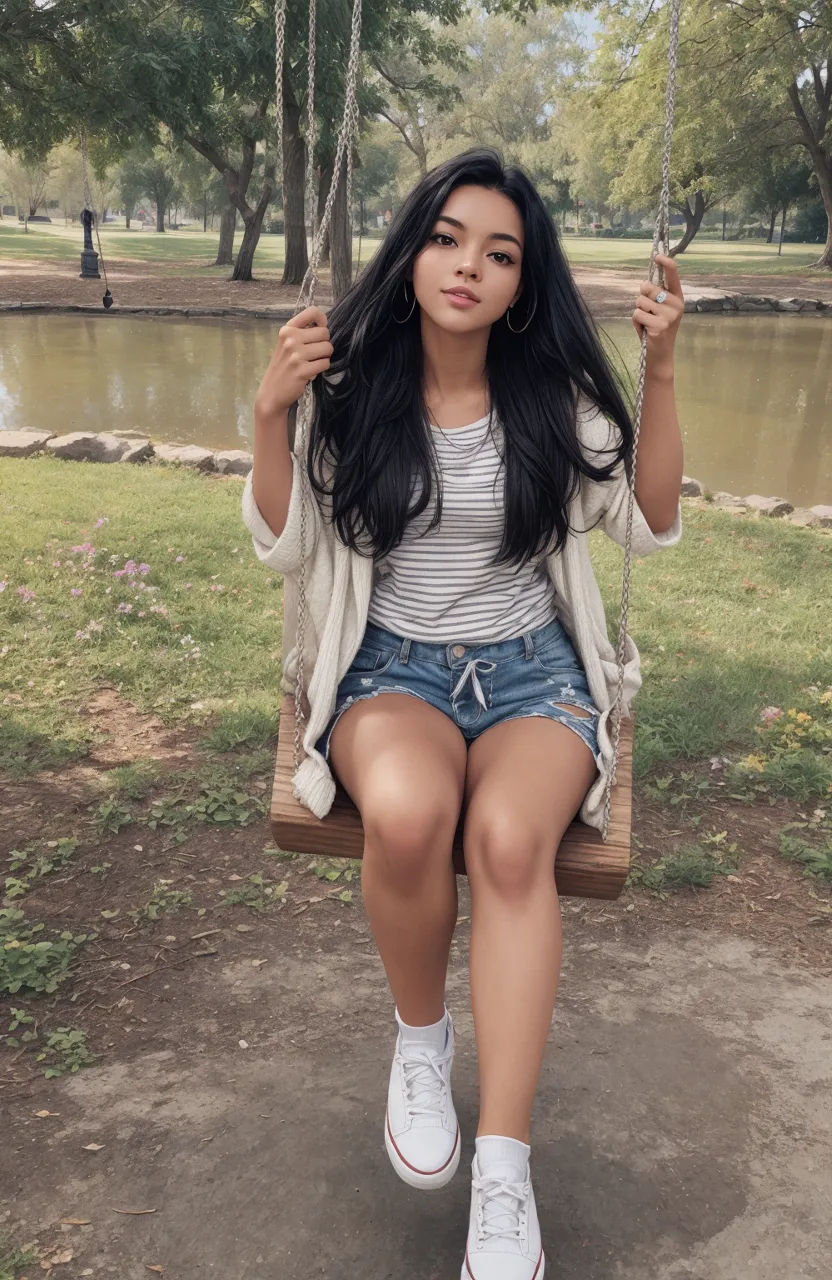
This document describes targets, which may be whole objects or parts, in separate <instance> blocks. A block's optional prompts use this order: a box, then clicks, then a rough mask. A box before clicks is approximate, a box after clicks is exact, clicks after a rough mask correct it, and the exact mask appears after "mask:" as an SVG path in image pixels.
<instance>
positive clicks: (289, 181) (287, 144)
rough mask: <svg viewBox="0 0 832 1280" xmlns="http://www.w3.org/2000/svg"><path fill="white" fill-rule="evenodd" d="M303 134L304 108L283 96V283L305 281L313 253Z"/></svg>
mask: <svg viewBox="0 0 832 1280" xmlns="http://www.w3.org/2000/svg"><path fill="white" fill-rule="evenodd" d="M303 157H304V146H303V137H302V135H301V131H300V107H299V106H298V104H297V103H296V102H295V101H294V99H290V98H288V97H287V95H286V92H285V89H284V96H283V233H284V244H285V262H284V266H283V284H298V285H299V284H303V277H304V276H305V275H306V268H307V267H308V266H309V254H308V252H307V248H306V227H305V225H304V219H303V180H304V174H303Z"/></svg>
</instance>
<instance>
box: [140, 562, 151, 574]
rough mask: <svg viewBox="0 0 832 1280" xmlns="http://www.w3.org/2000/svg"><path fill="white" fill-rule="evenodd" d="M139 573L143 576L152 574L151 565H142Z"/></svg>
mask: <svg viewBox="0 0 832 1280" xmlns="http://www.w3.org/2000/svg"><path fill="white" fill-rule="evenodd" d="M139 573H141V574H145V573H150V565H149V564H140V565H139Z"/></svg>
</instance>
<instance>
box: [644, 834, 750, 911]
mask: <svg viewBox="0 0 832 1280" xmlns="http://www.w3.org/2000/svg"><path fill="white" fill-rule="evenodd" d="M723 834H724V833H723ZM736 847H737V846H736V844H735V843H732V844H730V845H728V846H727V849H726V852H727V853H733V852H735V850H736ZM735 874H736V867H732V866H729V865H728V864H727V863H725V862H722V861H721V859H720V858H719V857H717V855H716V854H713V853H710V852H709V851H708V850H707V849H702V848H700V846H699V845H682V846H680V847H679V848H678V849H674V850H673V852H672V853H669V854H667V856H666V857H664V858H660V859H659V860H658V862H651V863H647V864H646V865H645V864H643V863H642V862H640V861H639V860H638V859H635V860H634V862H633V865H632V867H631V869H630V874H629V876H628V877H627V885H628V887H632V886H635V885H641V886H642V888H644V889H650V890H651V891H652V892H653V893H656V894H659V895H660V896H661V895H665V894H667V893H668V892H669V891H671V890H673V889H682V888H685V887H693V888H697V889H707V888H708V886H709V885H710V884H711V883H712V881H713V879H714V877H715V876H728V875H735Z"/></svg>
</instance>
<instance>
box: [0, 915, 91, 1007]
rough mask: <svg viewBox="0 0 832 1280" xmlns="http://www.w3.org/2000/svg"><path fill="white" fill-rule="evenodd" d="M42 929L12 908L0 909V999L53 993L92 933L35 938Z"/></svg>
mask: <svg viewBox="0 0 832 1280" xmlns="http://www.w3.org/2000/svg"><path fill="white" fill-rule="evenodd" d="M45 927H46V926H45V925H43V924H32V923H30V922H29V921H27V919H26V917H25V915H24V914H23V912H22V911H20V910H19V909H18V908H16V907H9V908H2V909H0V996H2V995H6V996H8V995H17V993H18V992H21V993H22V994H24V995H44V994H51V993H52V992H53V991H57V989H58V986H59V984H60V983H61V982H63V981H64V979H65V978H66V977H68V975H69V967H70V964H71V963H72V959H73V957H74V955H75V952H76V951H77V950H78V948H79V947H80V946H82V945H83V944H84V943H85V942H86V941H87V940H88V939H89V938H94V937H95V936H96V935H95V934H94V933H77V934H72V933H70V932H69V930H66V931H65V932H63V933H61V934H60V935H59V936H58V937H57V938H55V939H54V941H51V942H50V941H49V939H46V938H40V939H38V938H37V935H38V934H40V933H43V930H44V928H45Z"/></svg>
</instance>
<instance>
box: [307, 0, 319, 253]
mask: <svg viewBox="0 0 832 1280" xmlns="http://www.w3.org/2000/svg"><path fill="white" fill-rule="evenodd" d="M317 60H318V4H317V0H309V41H308V66H309V74H308V87H307V94H306V204H307V206H308V208H309V230H310V232H311V237H310V241H311V243H312V244H313V245H314V243H315V232H316V223H317V221H318V198H317V196H318V193H317V189H316V183H315V142H316V139H317V134H318V129H317V123H316V120H315V69H316V64H317Z"/></svg>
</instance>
